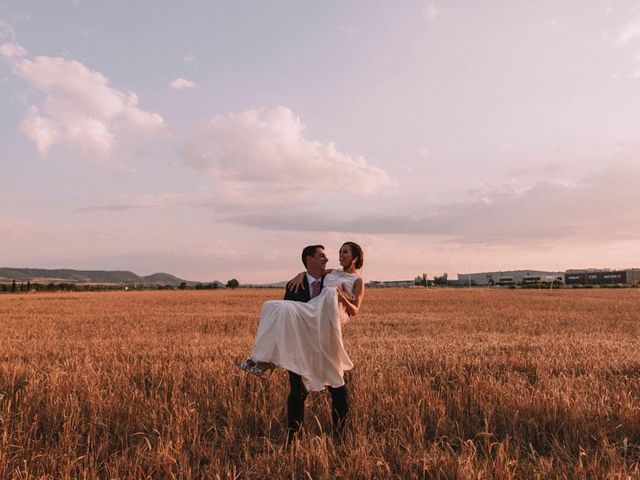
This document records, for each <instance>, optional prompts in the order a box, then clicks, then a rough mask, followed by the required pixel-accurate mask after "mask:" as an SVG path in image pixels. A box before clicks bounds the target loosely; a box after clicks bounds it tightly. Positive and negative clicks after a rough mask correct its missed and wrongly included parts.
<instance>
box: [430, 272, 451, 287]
mask: <svg viewBox="0 0 640 480" xmlns="http://www.w3.org/2000/svg"><path fill="white" fill-rule="evenodd" d="M448 281H449V275H448V274H447V273H443V274H442V275H441V276H440V277H433V283H434V285H447V283H448Z"/></svg>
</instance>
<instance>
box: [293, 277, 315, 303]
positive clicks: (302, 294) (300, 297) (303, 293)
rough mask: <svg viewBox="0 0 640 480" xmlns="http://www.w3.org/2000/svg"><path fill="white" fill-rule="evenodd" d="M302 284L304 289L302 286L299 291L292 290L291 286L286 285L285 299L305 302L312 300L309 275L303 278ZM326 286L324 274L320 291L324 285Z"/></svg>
mask: <svg viewBox="0 0 640 480" xmlns="http://www.w3.org/2000/svg"><path fill="white" fill-rule="evenodd" d="M302 285H303V286H304V290H303V289H302V288H301V289H300V290H298V293H295V292H294V291H293V290H290V289H289V287H288V286H287V287H285V292H284V299H285V300H293V301H295V302H304V303H307V302H308V301H309V300H311V288H309V280H307V276H306V275H305V276H304V279H303V280H302ZM323 286H324V275H323V276H322V278H321V279H320V291H322V287H323Z"/></svg>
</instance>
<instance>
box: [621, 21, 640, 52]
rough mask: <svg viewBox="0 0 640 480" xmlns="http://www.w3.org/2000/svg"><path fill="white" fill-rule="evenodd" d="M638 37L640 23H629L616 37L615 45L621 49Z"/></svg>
mask: <svg viewBox="0 0 640 480" xmlns="http://www.w3.org/2000/svg"><path fill="white" fill-rule="evenodd" d="M638 35H640V22H632V23H629V24H627V25H626V26H625V27H624V28H623V29H622V31H621V32H620V34H619V35H618V38H617V40H616V43H617V44H618V45H619V46H621V47H623V46H625V45H627V44H628V43H630V42H631V41H632V40H633V39H634V38H635V37H637V36H638Z"/></svg>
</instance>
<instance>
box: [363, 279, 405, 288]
mask: <svg viewBox="0 0 640 480" xmlns="http://www.w3.org/2000/svg"><path fill="white" fill-rule="evenodd" d="M413 286H414V281H413V280H385V281H378V280H372V281H370V282H369V283H367V287H373V288H392V287H396V288H398V287H404V288H406V287H413Z"/></svg>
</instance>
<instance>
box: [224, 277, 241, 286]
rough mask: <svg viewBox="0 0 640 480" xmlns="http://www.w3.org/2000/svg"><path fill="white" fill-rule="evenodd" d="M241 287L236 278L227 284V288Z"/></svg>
mask: <svg viewBox="0 0 640 480" xmlns="http://www.w3.org/2000/svg"><path fill="white" fill-rule="evenodd" d="M239 286H240V282H239V281H238V280H236V279H235V278H232V279H231V280H229V281H228V282H227V288H238V287H239Z"/></svg>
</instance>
